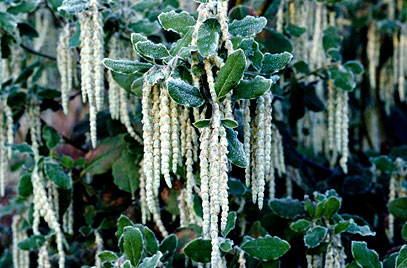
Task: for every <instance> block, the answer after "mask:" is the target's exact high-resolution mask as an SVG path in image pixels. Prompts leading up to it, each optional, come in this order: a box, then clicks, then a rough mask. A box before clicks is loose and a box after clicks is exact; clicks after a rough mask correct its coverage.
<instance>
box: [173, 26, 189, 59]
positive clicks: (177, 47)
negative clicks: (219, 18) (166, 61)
mask: <svg viewBox="0 0 407 268" xmlns="http://www.w3.org/2000/svg"><path fill="white" fill-rule="evenodd" d="M193 32H194V29H193V28H191V29H189V30H188V32H187V33H186V34H185V35H184V36H183V37H182V38H181V39H179V40H178V41H177V42H176V43H173V45H172V47H171V50H170V54H171V55H172V56H176V55H179V54H180V53H181V50H182V49H183V48H187V47H188V46H189V45H190V44H191V41H192V34H193Z"/></svg>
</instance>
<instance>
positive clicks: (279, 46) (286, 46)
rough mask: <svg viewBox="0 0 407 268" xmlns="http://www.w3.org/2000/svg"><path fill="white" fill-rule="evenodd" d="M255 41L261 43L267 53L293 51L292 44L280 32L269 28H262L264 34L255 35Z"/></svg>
mask: <svg viewBox="0 0 407 268" xmlns="http://www.w3.org/2000/svg"><path fill="white" fill-rule="evenodd" d="M256 41H257V42H259V43H260V44H261V45H263V47H264V50H265V51H267V52H269V53H272V54H273V53H283V52H285V51H288V52H291V51H293V45H292V43H291V41H290V39H288V38H287V37H285V36H284V35H283V34H282V33H279V32H276V31H274V30H272V29H270V28H265V29H264V34H262V35H261V37H257V38H256Z"/></svg>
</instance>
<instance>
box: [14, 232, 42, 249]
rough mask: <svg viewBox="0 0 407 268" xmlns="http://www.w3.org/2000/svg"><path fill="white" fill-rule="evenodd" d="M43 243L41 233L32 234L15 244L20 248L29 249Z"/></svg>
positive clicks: (38, 246)
mask: <svg viewBox="0 0 407 268" xmlns="http://www.w3.org/2000/svg"><path fill="white" fill-rule="evenodd" d="M44 243H45V237H44V236H43V235H32V236H30V237H27V238H26V239H24V240H22V241H20V242H18V244H17V246H18V247H19V248H20V249H22V250H31V249H37V248H40V247H41V246H42V245H43V244H44Z"/></svg>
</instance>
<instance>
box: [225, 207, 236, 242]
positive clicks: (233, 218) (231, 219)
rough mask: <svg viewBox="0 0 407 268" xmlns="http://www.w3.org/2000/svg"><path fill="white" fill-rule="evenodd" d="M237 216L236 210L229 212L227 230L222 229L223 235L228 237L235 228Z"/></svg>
mask: <svg viewBox="0 0 407 268" xmlns="http://www.w3.org/2000/svg"><path fill="white" fill-rule="evenodd" d="M236 218H237V214H236V211H231V212H229V214H228V218H227V221H226V227H225V230H223V231H222V235H223V237H226V236H227V235H228V234H229V233H230V231H232V230H233V229H234V228H235V225H236Z"/></svg>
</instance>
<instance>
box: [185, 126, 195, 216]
mask: <svg viewBox="0 0 407 268" xmlns="http://www.w3.org/2000/svg"><path fill="white" fill-rule="evenodd" d="M192 131H193V127H192V125H191V122H190V120H189V119H188V121H187V152H186V161H185V165H186V171H187V174H186V179H187V181H186V187H185V192H186V196H185V197H186V199H185V202H186V205H187V207H188V210H189V215H188V222H189V223H191V224H194V223H195V222H196V221H195V213H194V207H193V205H194V195H193V194H194V193H193V188H194V187H195V176H194V170H193V164H194V161H193V144H192V139H193V134H192Z"/></svg>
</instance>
